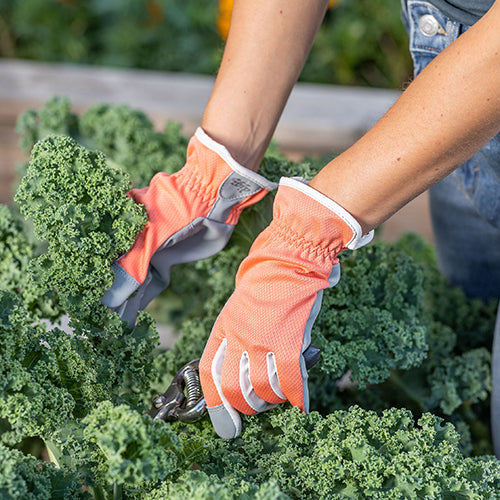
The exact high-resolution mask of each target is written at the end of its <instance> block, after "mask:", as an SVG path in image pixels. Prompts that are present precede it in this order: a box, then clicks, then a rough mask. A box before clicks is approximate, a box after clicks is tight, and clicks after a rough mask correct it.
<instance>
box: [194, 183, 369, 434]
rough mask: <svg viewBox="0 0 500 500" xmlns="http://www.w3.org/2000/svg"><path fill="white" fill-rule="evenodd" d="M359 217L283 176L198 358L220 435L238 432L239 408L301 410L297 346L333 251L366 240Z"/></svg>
mask: <svg viewBox="0 0 500 500" xmlns="http://www.w3.org/2000/svg"><path fill="white" fill-rule="evenodd" d="M372 236H373V232H370V233H369V234H368V235H366V236H363V237H362V234H361V227H360V225H359V224H358V222H357V221H356V220H355V219H354V218H353V217H352V216H351V215H350V214H349V213H348V212H347V211H345V210H344V209H343V208H342V207H340V206H339V205H337V204H336V203H335V202H334V201H332V200H330V199H329V198H327V197H326V196H324V195H323V194H321V193H320V192H319V191H316V190H315V189H313V188H311V187H309V186H308V185H307V184H306V183H305V181H302V179H288V178H283V179H282V180H281V182H280V187H279V189H278V192H277V194H276V199H275V202H274V216H273V220H272V222H271V224H270V225H269V226H268V227H267V228H266V229H265V230H264V231H263V232H262V233H261V234H260V235H259V236H258V237H257V239H256V240H255V242H254V244H253V245H252V248H251V249H250V253H249V255H248V257H247V258H246V259H245V260H243V262H242V263H241V266H240V268H239V270H238V273H237V275H236V288H235V291H234V292H233V294H232V295H231V297H230V298H229V300H228V302H227V303H226V305H225V306H224V308H223V310H222V312H221V313H220V315H219V317H218V318H217V321H216V322H215V325H214V327H213V330H212V333H211V335H210V338H209V340H208V343H207V345H206V347H205V351H204V353H203V356H202V358H201V361H200V378H201V384H202V388H203V394H204V396H205V400H206V402H207V407H208V412H209V414H210V418H211V420H212V424H213V426H214V428H215V431H216V432H217V434H219V436H221V437H223V438H226V439H230V438H234V437H236V436H238V435H239V434H240V432H241V420H240V416H239V414H238V411H239V412H241V413H245V414H247V415H249V414H254V413H259V412H262V411H265V410H268V409H269V408H271V407H273V406H274V405H276V404H279V403H283V402H285V401H287V400H288V401H290V403H291V404H292V405H294V406H298V407H299V408H300V409H301V410H303V411H305V412H307V411H308V406H309V393H308V388H307V370H306V366H305V359H304V356H303V353H304V351H305V350H306V349H307V347H308V346H309V344H310V342H311V329H312V326H313V323H314V321H315V319H316V316H317V314H318V312H319V310H320V307H321V299H322V294H323V289H325V288H329V287H331V286H333V285H335V284H336V283H337V282H338V280H339V277H340V268H339V264H338V258H337V254H338V253H339V252H340V251H342V250H343V249H345V248H350V249H354V248H358V247H360V246H362V245H363V244H366V243H368V242H369V241H370V240H371V238H372Z"/></svg>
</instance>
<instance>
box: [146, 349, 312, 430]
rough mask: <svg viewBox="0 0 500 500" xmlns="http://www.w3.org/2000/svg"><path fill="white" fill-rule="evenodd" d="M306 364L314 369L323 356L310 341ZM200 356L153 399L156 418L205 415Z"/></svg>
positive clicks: (151, 413) (193, 419)
mask: <svg viewBox="0 0 500 500" xmlns="http://www.w3.org/2000/svg"><path fill="white" fill-rule="evenodd" d="M303 356H304V359H305V361H306V368H307V369H308V370H310V369H311V368H312V367H313V366H314V365H315V364H316V363H317V362H318V361H319V358H320V356H321V351H320V350H319V349H318V348H317V347H316V346H314V345H310V346H309V347H308V348H307V349H306V350H305V351H304V354H303ZM199 363H200V360H199V359H195V360H193V361H190V362H189V363H187V364H185V365H184V366H183V367H182V368H181V369H180V370H179V371H178V372H177V374H176V375H175V377H174V379H173V380H172V383H171V384H170V386H169V387H168V389H167V390H166V391H165V392H164V393H163V394H157V395H156V396H154V397H153V399H152V403H153V404H152V406H151V408H150V409H149V411H148V412H147V413H148V415H149V416H150V417H152V418H153V420H158V419H160V420H166V421H168V422H172V421H174V420H180V421H181V422H187V423H191V422H196V421H197V420H199V419H200V418H202V417H203V416H204V415H205V412H206V411H207V404H206V402H205V398H204V397H203V392H202V390H201V383H200V372H199Z"/></svg>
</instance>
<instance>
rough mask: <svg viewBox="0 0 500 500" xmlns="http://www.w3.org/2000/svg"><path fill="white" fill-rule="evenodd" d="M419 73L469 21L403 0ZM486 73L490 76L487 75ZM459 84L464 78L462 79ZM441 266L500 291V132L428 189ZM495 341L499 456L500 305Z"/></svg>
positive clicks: (456, 278)
mask: <svg viewBox="0 0 500 500" xmlns="http://www.w3.org/2000/svg"><path fill="white" fill-rule="evenodd" d="M402 6H403V22H404V23H405V26H406V29H407V30H408V34H409V36H410V52H411V55H412V58H413V62H414V72H415V76H417V75H418V74H419V73H420V72H421V71H422V70H423V69H424V68H425V66H427V64H429V62H430V61H432V59H434V57H436V56H437V55H438V54H439V53H440V52H441V51H442V50H443V49H445V48H446V47H447V46H448V45H450V43H452V42H453V41H454V40H456V38H458V37H459V36H460V35H461V34H462V33H464V32H465V31H466V30H467V29H468V28H469V27H468V26H465V25H463V24H460V23H457V22H455V21H453V20H451V19H449V18H448V17H446V16H445V15H444V14H442V12H440V11H439V10H438V9H436V8H435V7H434V6H433V5H431V4H429V3H427V2H425V1H420V0H402ZM485 77H486V76H485ZM457 84H459V82H457ZM429 194H430V209H431V219H432V227H433V233H434V239H435V244H436V252H437V257H438V262H439V266H440V268H441V271H442V272H443V274H444V275H445V276H446V277H447V278H448V279H449V281H450V283H451V284H452V285H458V286H460V287H462V288H463V289H464V290H465V292H466V293H467V294H468V295H469V296H471V297H480V298H483V299H498V298H499V297H500V134H499V135H497V136H496V137H494V138H493V139H492V140H491V141H490V142H488V143H487V144H486V145H485V146H484V147H483V148H482V149H481V150H480V151H478V152H477V153H476V154H475V155H474V156H473V157H472V158H471V159H469V160H468V161H467V162H465V163H464V164H463V165H462V166H461V167H459V168H458V169H457V170H455V171H454V172H453V173H452V174H450V175H449V176H448V177H446V178H445V179H443V180H442V181H441V182H439V183H438V184H436V185H435V186H433V187H432V188H431V189H430V190H429ZM494 337H495V340H494V342H493V349H492V351H493V359H492V379H493V391H492V395H491V420H492V438H493V445H494V448H495V454H496V455H497V457H499V458H500V307H499V310H498V313H497V322H496V327H495V334H494Z"/></svg>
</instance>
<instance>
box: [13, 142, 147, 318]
mask: <svg viewBox="0 0 500 500" xmlns="http://www.w3.org/2000/svg"><path fill="white" fill-rule="evenodd" d="M129 189H130V181H129V178H128V176H127V175H126V174H125V173H124V172H122V171H121V170H117V169H116V168H113V167H110V166H109V165H108V164H107V163H106V159H105V157H104V156H103V155H102V153H98V152H91V151H87V150H86V149H85V148H83V147H82V146H80V145H78V144H77V143H76V142H75V141H74V140H73V139H71V138H69V137H64V136H59V137H57V136H49V137H47V138H46V139H43V140H42V141H39V142H38V143H36V144H35V146H34V147H33V150H32V153H31V161H30V164H29V168H28V172H27V174H26V176H25V177H24V178H23V179H22V181H21V184H20V186H19V189H18V191H17V193H16V196H15V200H16V202H17V203H18V204H19V207H20V209H21V212H22V213H23V214H24V215H25V216H26V217H30V218H31V219H32V221H33V225H34V228H35V234H36V235H37V237H38V238H40V239H41V240H47V242H48V249H47V251H46V252H45V253H44V254H42V255H41V256H39V257H37V258H36V259H35V260H34V261H33V262H32V266H31V271H32V279H34V280H36V281H37V282H38V283H39V284H40V286H42V287H44V288H45V289H46V290H51V289H56V290H57V292H58V294H59V297H60V300H61V303H62V304H63V306H64V307H65V308H66V309H67V311H68V312H69V313H70V314H71V315H75V316H77V317H81V318H89V319H90V318H92V319H93V321H94V322H95V321H96V320H97V318H100V317H102V315H103V314H104V311H103V310H104V306H101V305H100V299H101V297H102V295H103V293H104V290H105V289H106V288H107V287H109V286H110V285H111V284H112V282H113V272H112V270H111V268H110V264H111V263H112V262H113V260H114V259H116V258H117V257H118V256H119V255H120V254H122V253H124V252H126V251H127V250H128V249H129V248H130V247H131V246H132V244H133V242H134V240H135V237H136V235H137V234H138V232H139V231H140V230H141V229H142V228H143V227H144V225H145V223H146V220H147V219H146V214H145V210H144V208H143V207H142V206H140V205H137V204H136V203H135V202H134V201H133V200H132V199H131V198H129V197H127V196H126V194H127V192H128V190H129Z"/></svg>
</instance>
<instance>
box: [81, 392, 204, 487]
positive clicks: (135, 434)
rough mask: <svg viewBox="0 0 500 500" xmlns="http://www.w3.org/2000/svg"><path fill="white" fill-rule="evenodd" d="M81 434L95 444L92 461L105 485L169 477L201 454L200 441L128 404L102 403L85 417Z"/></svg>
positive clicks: (138, 484) (145, 482) (138, 483)
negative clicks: (179, 432) (178, 431)
mask: <svg viewBox="0 0 500 500" xmlns="http://www.w3.org/2000/svg"><path fill="white" fill-rule="evenodd" d="M82 423H83V424H84V426H85V427H84V437H85V439H86V440H88V441H89V442H91V443H93V444H95V445H96V448H95V451H94V456H93V457H92V460H94V461H95V462H96V463H98V464H99V466H98V479H100V480H101V481H102V482H103V483H105V484H119V485H125V486H126V487H128V488H131V489H134V488H138V487H139V488H140V487H141V486H142V487H144V486H145V485H148V484H149V485H150V484H157V483H158V482H162V481H165V480H167V479H168V478H169V477H171V476H172V475H173V474H174V473H175V472H176V471H177V470H178V469H180V468H182V467H183V466H186V465H189V464H190V463H192V460H194V459H195V458H196V457H197V456H199V455H201V454H202V453H203V451H204V450H203V448H204V445H203V443H202V441H201V440H200V439H199V438H198V437H197V436H194V437H192V438H189V437H188V436H187V435H186V434H184V435H179V434H177V432H175V430H174V429H172V428H171V427H170V426H169V425H166V424H165V423H164V422H163V421H161V420H152V419H151V418H150V417H149V416H148V415H144V414H140V413H138V412H137V411H135V410H132V409H131V408H130V407H129V406H127V405H119V406H113V404H112V403H111V402H109V401H105V402H103V403H101V404H100V405H99V406H98V407H97V408H96V409H95V410H93V411H92V412H91V413H90V414H89V415H87V416H86V417H85V419H84V420H83V422H82Z"/></svg>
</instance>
